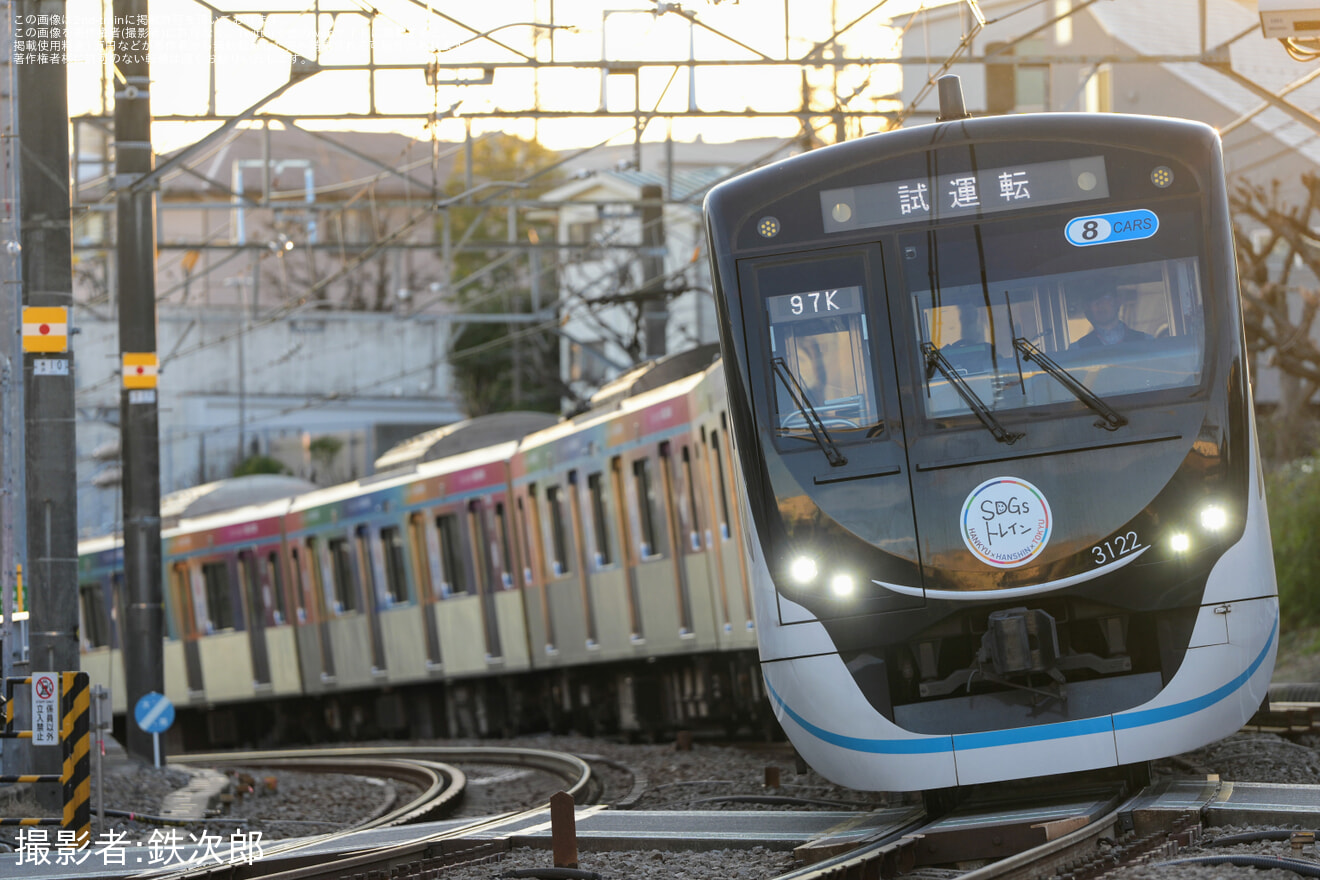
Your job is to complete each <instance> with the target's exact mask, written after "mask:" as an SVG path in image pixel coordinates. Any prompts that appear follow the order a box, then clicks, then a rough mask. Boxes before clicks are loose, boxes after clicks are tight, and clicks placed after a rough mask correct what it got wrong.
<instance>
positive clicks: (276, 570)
mask: <svg viewBox="0 0 1320 880" xmlns="http://www.w3.org/2000/svg"><path fill="white" fill-rule="evenodd" d="M266 583H268V584H270V593H271V599H272V600H273V601H274V603H275V623H276V624H282V623H284V622H286V621H287V620H288V607H287V605H286V603H285V600H284V575H283V574H282V573H281V572H280V554H279V552H278V551H276V550H272V551H270V552H269V553H267V554H266Z"/></svg>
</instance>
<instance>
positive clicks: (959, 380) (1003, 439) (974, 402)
mask: <svg viewBox="0 0 1320 880" xmlns="http://www.w3.org/2000/svg"><path fill="white" fill-rule="evenodd" d="M921 353H922V354H924V355H925V356H926V378H927V379H929V378H930V377H931V376H932V375H934V373H935V371H936V370H939V371H940V375H942V376H943V377H944V378H945V379H948V380H949V384H950V385H952V386H953V390H954V391H957V392H958V396H959V397H961V398H962V399H963V402H965V403H966V404H967V406H968V407H969V408H970V409H971V411H972V412H974V413H975V414H976V417H977V418H978V419H980V420H981V424H983V425H985V428H986V430H987V431H989V432H990V433H991V434H994V435H995V439H996V440H998V441H999V442H1000V443H1009V444H1012V443H1016V442H1017V441H1018V440H1020V439H1022V438H1023V437H1024V436H1026V435H1024V434H1019V433H1016V432H1013V431H1008V430H1006V429H1005V428H1004V426H1003V425H1001V424H1000V423H999V419H997V418H995V414H994V413H992V412H990V408H989V407H988V406H986V405H985V403H983V402H982V400H981V398H979V397H977V396H976V392H975V391H973V390H972V389H971V386H969V385H968V384H967V383H966V382H964V381H963V377H962V376H959V375H958V371H957V370H955V369H954V368H953V365H952V364H950V363H949V362H948V360H946V359H945V357H944V355H942V354H940V350H939V349H938V348H936V347H935V346H934V344H933V343H930V342H923V343H921Z"/></svg>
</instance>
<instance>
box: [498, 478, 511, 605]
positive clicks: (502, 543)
mask: <svg viewBox="0 0 1320 880" xmlns="http://www.w3.org/2000/svg"><path fill="white" fill-rule="evenodd" d="M495 543H496V544H497V545H498V546H499V558H500V565H501V566H502V568H501V570H500V582H501V583H502V584H503V585H504V589H506V590H508V589H512V587H513V585H514V578H513V573H514V570H515V566H514V560H513V554H514V546H513V541H512V540H510V535H509V511H508V508H507V507H505V504H504V499H503V496H501V497H500V499H499V500H497V501H496V502H495Z"/></svg>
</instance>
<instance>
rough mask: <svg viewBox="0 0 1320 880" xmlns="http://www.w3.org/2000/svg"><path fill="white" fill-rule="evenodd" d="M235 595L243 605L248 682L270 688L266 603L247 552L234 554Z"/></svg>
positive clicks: (253, 556) (251, 554) (254, 563)
mask: <svg viewBox="0 0 1320 880" xmlns="http://www.w3.org/2000/svg"><path fill="white" fill-rule="evenodd" d="M238 582H239V593H240V594H241V595H242V597H243V602H244V603H245V604H246V606H247V608H246V612H247V631H248V652H249V653H250V654H251V655H252V680H253V681H254V682H255V683H256V685H257V687H259V688H268V687H270V650H269V647H268V646H267V644H266V603H265V602H264V601H262V595H261V594H262V589H261V573H260V572H259V571H258V569H257V557H256V554H255V553H254V552H253V551H251V550H240V551H239V554H238Z"/></svg>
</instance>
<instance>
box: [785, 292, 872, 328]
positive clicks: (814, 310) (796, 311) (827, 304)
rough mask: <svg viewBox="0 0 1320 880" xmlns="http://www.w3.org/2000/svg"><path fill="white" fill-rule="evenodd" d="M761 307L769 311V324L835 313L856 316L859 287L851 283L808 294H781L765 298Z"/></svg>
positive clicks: (859, 297) (859, 295) (860, 302)
mask: <svg viewBox="0 0 1320 880" xmlns="http://www.w3.org/2000/svg"><path fill="white" fill-rule="evenodd" d="M765 306H766V308H767V309H768V310H769V312H770V323H772V324H783V323H785V322H787V321H805V320H809V319H811V318H828V317H833V316H835V315H860V314H861V313H862V288H861V287H859V286H856V285H854V286H853V287H832V288H830V289H828V290H813V291H811V292H809V293H784V294H780V295H779V296H772V297H770V298H769V299H767V300H766V301H765Z"/></svg>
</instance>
